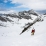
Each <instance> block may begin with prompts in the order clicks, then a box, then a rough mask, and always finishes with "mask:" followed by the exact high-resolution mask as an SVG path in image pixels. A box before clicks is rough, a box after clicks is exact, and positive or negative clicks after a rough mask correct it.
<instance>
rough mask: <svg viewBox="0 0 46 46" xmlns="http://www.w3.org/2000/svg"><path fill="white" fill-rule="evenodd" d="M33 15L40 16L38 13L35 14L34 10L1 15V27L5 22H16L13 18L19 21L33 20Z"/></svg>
mask: <svg viewBox="0 0 46 46" xmlns="http://www.w3.org/2000/svg"><path fill="white" fill-rule="evenodd" d="M31 15H34V16H39V14H38V13H37V12H35V11H34V10H33V9H32V10H29V11H21V12H18V13H17V14H16V13H14V14H0V26H3V25H4V24H3V22H10V23H11V22H14V21H13V20H12V19H13V18H18V19H22V18H24V19H31V20H32V17H31Z"/></svg>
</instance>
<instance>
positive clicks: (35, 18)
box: [0, 10, 46, 46]
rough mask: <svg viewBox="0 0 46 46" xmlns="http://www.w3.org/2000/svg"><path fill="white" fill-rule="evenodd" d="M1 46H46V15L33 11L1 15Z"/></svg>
mask: <svg viewBox="0 0 46 46" xmlns="http://www.w3.org/2000/svg"><path fill="white" fill-rule="evenodd" d="M23 12H24V13H23ZM36 14H37V15H36ZM44 16H45V17H44ZM26 17H27V18H26ZM29 17H30V18H29ZM33 27H34V28H35V34H34V35H33V36H32V35H31V30H32V28H33ZM25 28H26V29H25ZM24 29H25V32H24V33H23V34H22V35H19V34H20V33H21V32H22V31H23V30H24ZM0 46H46V15H41V14H38V13H37V12H34V11H32V10H29V11H22V13H21V12H19V13H18V14H3V15H0Z"/></svg>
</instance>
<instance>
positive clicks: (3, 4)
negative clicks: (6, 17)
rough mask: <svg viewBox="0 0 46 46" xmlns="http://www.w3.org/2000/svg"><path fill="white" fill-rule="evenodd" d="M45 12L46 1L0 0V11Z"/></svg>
mask: <svg viewBox="0 0 46 46" xmlns="http://www.w3.org/2000/svg"><path fill="white" fill-rule="evenodd" d="M30 9H34V10H39V11H41V10H46V0H0V11H7V10H13V11H24V10H30Z"/></svg>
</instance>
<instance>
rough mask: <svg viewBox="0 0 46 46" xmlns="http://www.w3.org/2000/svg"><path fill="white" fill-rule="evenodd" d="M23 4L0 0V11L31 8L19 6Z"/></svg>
mask: <svg viewBox="0 0 46 46" xmlns="http://www.w3.org/2000/svg"><path fill="white" fill-rule="evenodd" d="M21 5H22V4H20V3H11V1H7V2H4V1H3V0H0V11H4V10H10V9H11V10H16V11H23V10H28V9H29V8H24V7H21V8H18V6H21Z"/></svg>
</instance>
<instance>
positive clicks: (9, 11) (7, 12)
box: [0, 10, 17, 14]
mask: <svg viewBox="0 0 46 46" xmlns="http://www.w3.org/2000/svg"><path fill="white" fill-rule="evenodd" d="M0 13H1V14H9V13H17V12H16V11H15V10H7V11H0Z"/></svg>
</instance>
